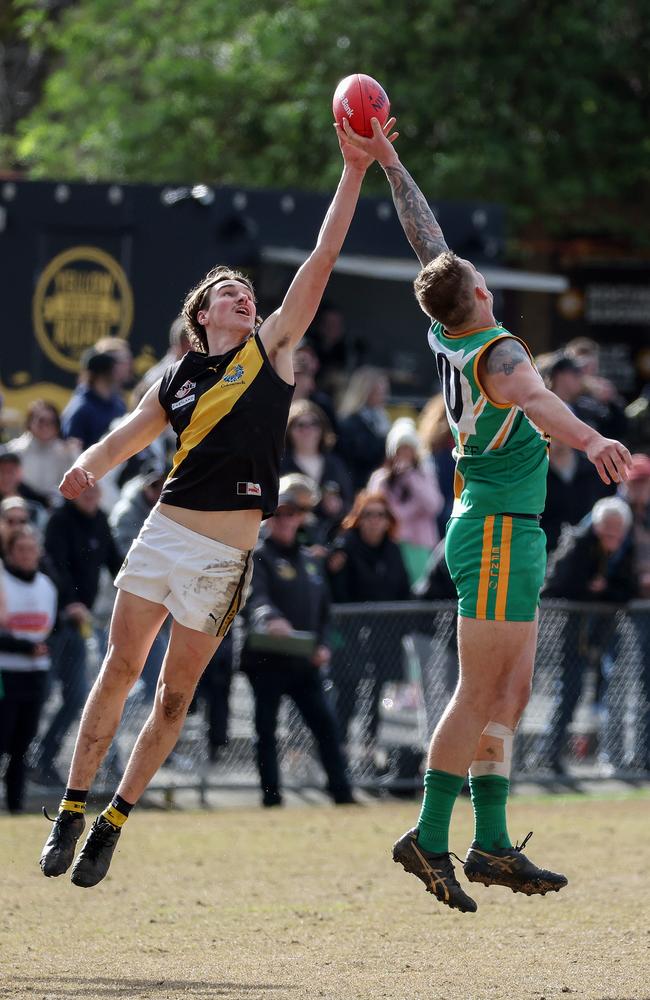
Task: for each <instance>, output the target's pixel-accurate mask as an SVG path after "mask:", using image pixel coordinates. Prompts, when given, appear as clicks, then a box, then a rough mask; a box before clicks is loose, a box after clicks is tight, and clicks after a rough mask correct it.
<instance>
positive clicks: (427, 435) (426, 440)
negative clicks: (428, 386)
mask: <svg viewBox="0 0 650 1000" xmlns="http://www.w3.org/2000/svg"><path fill="white" fill-rule="evenodd" d="M418 434H419V435H420V438H421V440H422V443H423V445H424V447H425V448H426V449H427V450H428V451H430V452H431V454H432V455H435V454H436V453H437V452H439V451H444V450H445V449H449V448H451V447H452V446H453V438H452V434H451V430H450V429H449V421H448V420H447V410H446V407H445V398H444V396H443V394H442V393H441V392H439V393H438V394H437V395H436V396H432V397H431V399H430V400H429V401H428V403H426V405H425V406H424V407H423V409H422V412H421V413H420V416H419V418H418Z"/></svg>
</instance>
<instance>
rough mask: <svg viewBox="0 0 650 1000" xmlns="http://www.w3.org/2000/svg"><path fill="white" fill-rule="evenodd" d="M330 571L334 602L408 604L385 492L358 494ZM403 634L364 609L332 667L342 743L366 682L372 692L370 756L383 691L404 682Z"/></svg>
mask: <svg viewBox="0 0 650 1000" xmlns="http://www.w3.org/2000/svg"><path fill="white" fill-rule="evenodd" d="M342 528H343V531H344V533H343V534H342V535H341V536H340V537H339V538H338V539H337V541H336V542H335V544H334V547H333V549H332V552H331V554H330V556H329V559H328V562H327V567H328V572H329V577H330V585H331V588H332V598H333V600H334V601H335V602H336V603H340V604H350V603H352V604H359V603H364V602H368V601H371V602H372V601H407V600H409V598H410V596H411V593H410V586H409V579H408V575H407V572H406V569H405V566H404V562H403V560H402V554H401V552H400V549H399V546H398V544H397V542H395V541H394V540H393V539H394V537H395V533H396V531H397V521H396V519H395V515H394V514H393V512H392V511H391V509H390V507H389V505H388V501H387V500H386V498H385V497H384V496H383V495H382V494H381V493H367V492H365V491H361V493H359V494H358V496H357V498H356V500H355V502H354V506H353V508H352V510H351V511H350V513H349V514H348V516H347V517H346V518H345V520H344V521H343V524H342ZM401 638H402V637H401V632H400V628H399V622H398V621H397V620H395V621H394V622H393V623H392V625H391V627H390V628H387V627H386V622H385V621H384V620H383V619H382V617H381V616H380V615H378V616H374V615H372V613H371V612H370V611H369V609H364V617H363V623H362V624H361V625H359V626H356V625H353V634H351V635H349V636H346V640H345V642H344V644H343V646H342V648H340V649H339V650H338V651H337V654H336V657H335V659H334V662H333V664H332V667H333V678H334V683H335V686H336V691H337V699H336V705H337V715H338V717H339V720H340V723H341V728H342V733H343V737H344V739H346V740H347V738H348V729H349V725H350V722H351V720H352V717H353V716H354V714H355V711H356V707H357V699H358V696H359V690H360V687H361V685H362V683H364V682H365V686H366V687H367V690H368V692H369V699H370V712H369V719H368V726H367V748H366V749H367V754H368V758H369V759H372V758H373V756H374V750H375V742H376V738H377V730H378V728H379V698H380V695H381V687H382V685H383V684H384V683H385V682H386V681H388V680H397V679H401V676H402V668H401V657H402V653H401Z"/></svg>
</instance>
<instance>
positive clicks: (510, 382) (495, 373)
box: [478, 337, 631, 483]
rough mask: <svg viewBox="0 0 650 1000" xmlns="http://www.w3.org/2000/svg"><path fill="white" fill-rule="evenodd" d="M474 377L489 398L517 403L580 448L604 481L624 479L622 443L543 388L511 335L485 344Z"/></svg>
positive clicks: (626, 461)
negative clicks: (608, 435)
mask: <svg viewBox="0 0 650 1000" xmlns="http://www.w3.org/2000/svg"><path fill="white" fill-rule="evenodd" d="M478 376H479V379H480V383H481V385H482V387H483V390H484V391H485V393H486V394H487V396H488V397H489V399H491V400H492V401H493V402H495V403H500V404H502V405H504V404H514V405H516V406H518V407H520V409H522V410H523V411H524V413H525V414H526V416H527V417H528V418H529V419H530V420H531V421H532V423H534V424H535V426H536V427H539V428H540V429H541V430H543V431H545V433H546V434H548V435H550V437H555V438H557V439H558V440H559V441H563V442H564V444H568V445H570V446H571V447H572V448H578V449H579V450H580V451H584V453H585V454H586V456H587V458H588V459H589V461H590V462H593V464H594V465H595V466H596V469H597V470H598V475H599V476H600V478H601V479H602V481H603V482H604V483H610V482H615V483H620V482H621V481H622V480H624V479H627V469H628V467H629V465H630V462H631V457H630V453H629V451H628V450H627V448H626V447H625V445H622V444H621V443H620V442H619V441H614V440H611V439H610V438H605V437H603V436H602V434H599V433H598V431H595V430H594V429H593V427H590V426H589V425H588V424H585V423H584V422H583V421H582V420H579V419H578V417H576V416H575V414H573V413H572V412H571V410H570V409H569V407H568V406H566V405H565V404H564V403H563V402H562V400H561V399H560V398H559V397H558V396H556V395H555V393H554V392H551V391H550V389H547V388H546V386H545V385H544V381H543V379H542V377H541V375H540V374H539V372H538V371H537V370H536V369H535V368H534V367H533V365H532V364H531V361H530V357H529V355H528V352H527V351H526V349H525V348H524V346H523V345H522V344H521V343H520V342H519V341H518V340H515V339H514V337H504V338H502V339H500V340H498V341H497V342H496V343H495V344H494V345H493V346H492V347H490V348H488V350H487V351H486V352H485V354H484V355H483V356H482V357H481V359H480V361H479V365H478Z"/></svg>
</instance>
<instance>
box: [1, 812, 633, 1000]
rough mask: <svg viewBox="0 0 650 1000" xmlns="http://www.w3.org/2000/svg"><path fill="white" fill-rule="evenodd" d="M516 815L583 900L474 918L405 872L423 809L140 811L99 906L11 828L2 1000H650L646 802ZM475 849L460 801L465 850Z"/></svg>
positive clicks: (30, 827) (487, 896)
mask: <svg viewBox="0 0 650 1000" xmlns="http://www.w3.org/2000/svg"><path fill="white" fill-rule="evenodd" d="M510 815H511V831H512V833H513V835H515V834H517V835H519V837H520V838H521V837H522V836H523V835H525V834H526V833H527V832H528V830H530V829H534V830H535V836H534V837H533V839H532V841H531V842H530V844H529V845H528V847H527V853H528V854H529V855H530V856H531V857H532V858H533V859H534V860H538V861H539V862H540V863H544V864H545V865H547V866H549V867H551V868H556V869H557V870H560V871H563V872H565V873H566V874H567V875H568V877H569V886H568V887H567V888H566V889H564V890H563V891H562V892H561V893H559V894H557V895H555V894H553V895H551V896H546V897H544V898H535V897H533V898H530V899H529V898H527V897H524V896H519V895H517V896H514V895H513V894H512V893H511V892H510V891H509V890H506V889H501V888H494V887H492V888H489V889H486V888H485V887H484V886H480V885H475V886H472V890H473V895H474V896H475V898H476V900H477V902H478V904H479V910H478V913H476V914H460V913H457V912H455V911H454V912H452V911H450V910H448V909H447V908H446V907H443V906H441V905H440V904H439V903H437V902H436V900H434V899H433V897H431V896H429V895H428V894H427V893H426V892H425V891H424V887H423V886H422V885H421V883H419V882H417V881H416V879H415V878H413V876H408V875H406V874H405V873H404V872H403V871H402V869H401V868H398V866H397V865H394V864H393V863H392V861H391V858H390V853H389V849H390V845H391V843H392V840H393V839H394V838H395V837H397V836H398V835H399V834H401V833H402V832H403V831H404V829H406V827H407V826H412V825H413V823H414V821H415V818H416V816H417V805H416V804H415V803H406V804H403V803H380V804H377V805H370V806H367V807H365V808H357V807H345V808H342V809H334V808H330V807H322V808H321V807H316V808H315V807H308V808H302V807H300V808H292V809H287V810H285V811H279V810H278V811H275V810H274V811H262V810H258V809H247V810H244V809H237V810H222V811H214V812H171V813H162V812H154V811H151V810H144V809H141V810H140V811H136V812H135V813H134V815H133V816H132V818H131V819H130V820H129V824H128V827H127V828H126V829H125V832H124V834H123V837H122V840H121V842H120V848H119V850H118V852H117V854H116V857H115V859H114V862H113V867H112V872H111V874H110V875H109V877H108V878H107V879H106V880H105V881H104V882H103V883H101V885H99V886H98V887H96V888H95V889H78V888H76V887H74V886H72V885H71V883H70V881H69V880H68V879H67V877H63V878H60V879H56V880H54V879H48V880H46V879H45V878H43V876H42V875H41V874H40V872H39V869H38V867H37V863H36V862H37V858H38V855H39V852H40V848H41V845H42V842H43V840H44V839H45V837H46V836H47V833H48V829H49V827H48V826H47V824H46V823H45V822H44V821H43V820H42V819H40V818H38V817H24V818H23V817H20V818H13V819H12V818H7V817H2V818H0V857H1V859H2V860H1V862H0V865H1V868H0V872H1V876H0V893H1V897H2V903H1V905H0V997H11V998H12V1000H13V998H27V997H29V998H38V1000H69V998H71V997H74V998H84V1000H96V998H102V1000H107V998H108V1000H113V998H117V997H125V998H129V1000H140V998H141V1000H149V998H154V997H155V998H165V1000H176V998H188V997H192V998H196V1000H212V998H219V997H221V998H227V1000H236V998H237V1000H239V998H242V1000H302V998H310V1000H311V998H320V997H325V998H332V1000H334V998H346V1000H348V998H349V1000H353V998H354V1000H356V998H366V997H368V998H384V997H387V998H391V1000H419V998H422V1000H440V998H444V1000H457V998H458V1000H484V998H485V1000H501V998H504V1000H505V998H508V1000H528V998H530V1000H542V998H546V1000H553V998H556V997H560V998H562V997H565V996H568V997H576V998H592V1000H642V998H645V1000H648V998H650V905H649V902H648V888H649V882H648V872H649V871H650V837H649V836H648V834H649V832H650V795H648V794H647V793H645V794H644V793H640V794H636V795H629V796H625V797H620V798H619V797H609V798H607V797H603V798H591V797H589V798H580V797H578V796H570V797H566V798H559V797H552V798H551V797H544V798H535V799H531V798H524V797H521V798H515V800H514V801H513V803H512V806H511V811H510ZM470 836H471V809H470V806H469V803H468V802H467V801H466V800H462V801H461V802H460V804H459V806H458V808H457V810H456V813H455V818H454V825H453V828H452V847H454V848H455V849H456V850H457V851H458V853H459V854H460V853H461V852H464V849H465V848H466V846H467V843H468V841H469V839H470ZM461 880H462V876H461ZM465 884H466V885H467V883H465Z"/></svg>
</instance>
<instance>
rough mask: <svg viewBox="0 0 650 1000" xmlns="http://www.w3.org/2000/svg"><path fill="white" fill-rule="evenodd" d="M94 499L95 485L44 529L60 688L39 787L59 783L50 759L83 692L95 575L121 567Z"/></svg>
mask: <svg viewBox="0 0 650 1000" xmlns="http://www.w3.org/2000/svg"><path fill="white" fill-rule="evenodd" d="M100 500H101V488H100V487H99V486H93V487H91V488H89V489H87V490H85V492H84V493H82V494H81V495H80V496H79V497H77V499H76V500H68V501H66V502H65V504H64V505H63V506H62V507H59V508H57V509H56V510H55V511H54V512H53V513H52V515H51V516H50V520H49V521H48V524H47V528H46V531H45V551H46V553H47V555H48V556H49V559H50V562H51V563H52V566H53V568H54V570H55V572H56V576H57V583H58V585H59V587H60V592H61V611H60V614H59V618H58V620H57V624H56V627H55V629H54V632H53V633H52V637H51V643H50V645H51V650H52V667H53V670H52V673H53V675H54V678H55V679H56V680H58V681H59V682H60V684H61V696H62V700H61V705H60V707H59V709H58V710H57V712H56V713H55V714H54V716H53V718H52V719H51V721H50V724H49V726H48V728H47V731H46V732H45V733H44V734H43V736H42V737H41V739H40V742H39V746H38V751H37V757H36V771H35V780H37V781H39V782H41V783H43V784H54V785H62V784H63V780H62V778H61V777H60V776H59V775H58V773H57V771H56V767H55V760H56V757H57V755H58V753H59V750H60V749H61V744H62V742H63V739H64V737H65V734H66V732H67V731H68V729H69V727H70V726H71V725H72V723H73V722H74V721H75V719H76V718H77V717H78V715H79V713H80V711H81V709H82V708H83V705H84V702H85V700H86V697H87V694H88V680H87V676H86V639H87V638H89V636H90V634H91V632H92V607H93V604H94V603H95V598H96V597H97V591H98V589H99V577H100V572H101V569H102V567H103V566H105V567H106V568H107V569H108V570H109V572H110V573H111V576H115V574H116V573H117V572H118V570H119V568H120V566H121V564H122V558H121V556H120V553H119V551H118V549H117V546H116V545H115V541H114V540H113V536H112V534H111V529H110V528H109V525H108V520H107V518H106V515H105V514H104V512H103V511H102V510H100V507H99V503H100Z"/></svg>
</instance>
